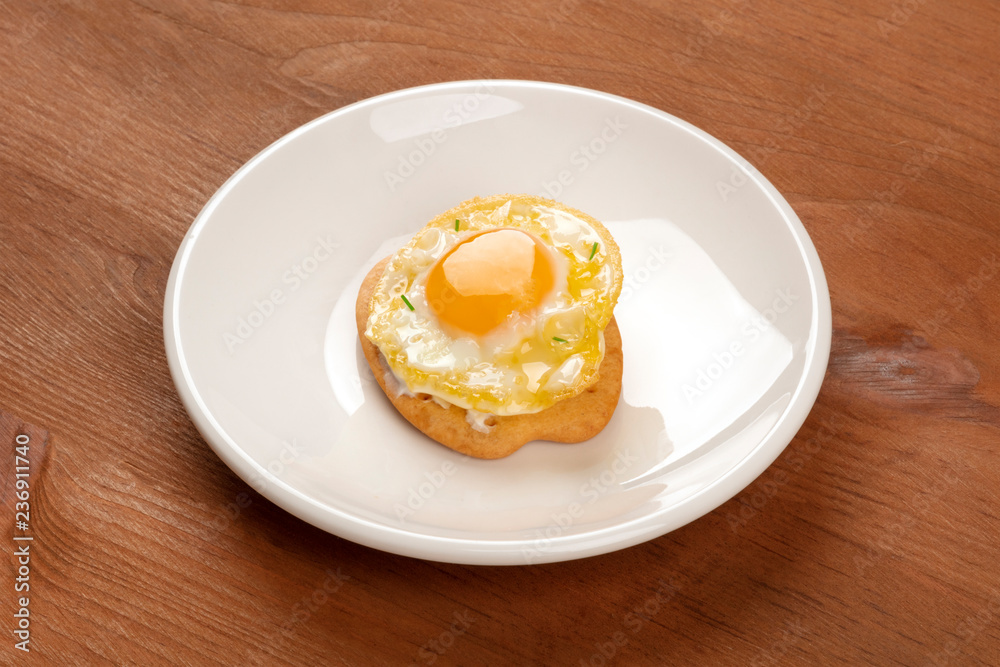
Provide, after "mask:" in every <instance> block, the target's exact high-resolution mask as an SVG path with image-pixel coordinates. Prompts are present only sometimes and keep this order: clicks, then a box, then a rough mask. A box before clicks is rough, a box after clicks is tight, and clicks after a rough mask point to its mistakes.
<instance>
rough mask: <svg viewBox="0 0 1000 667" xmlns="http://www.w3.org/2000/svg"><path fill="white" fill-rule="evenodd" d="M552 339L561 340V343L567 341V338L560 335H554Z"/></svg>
mask: <svg viewBox="0 0 1000 667" xmlns="http://www.w3.org/2000/svg"><path fill="white" fill-rule="evenodd" d="M552 340H557V341H559V342H560V343H565V342H566V339H565V338H560V337H559V336H553V337H552Z"/></svg>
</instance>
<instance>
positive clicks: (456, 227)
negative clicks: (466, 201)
mask: <svg viewBox="0 0 1000 667" xmlns="http://www.w3.org/2000/svg"><path fill="white" fill-rule="evenodd" d="M455 231H456V232H457V231H458V218H455Z"/></svg>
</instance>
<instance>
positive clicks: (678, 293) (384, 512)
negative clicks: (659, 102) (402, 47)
mask: <svg viewBox="0 0 1000 667" xmlns="http://www.w3.org/2000/svg"><path fill="white" fill-rule="evenodd" d="M503 192H527V193H534V194H542V195H546V196H550V197H552V198H556V199H560V200H562V201H563V202H565V203H567V204H569V205H570V206H574V207H576V208H579V209H581V210H583V211H586V212H587V213H590V214H591V215H593V216H594V217H596V218H598V219H599V220H602V221H605V222H606V224H607V226H608V228H609V229H610V230H611V232H612V233H613V234H614V236H615V238H616V239H617V241H618V243H619V245H620V246H621V249H622V255H623V259H624V268H625V275H626V276H627V284H626V287H625V289H624V291H623V293H622V298H621V300H620V302H619V305H618V307H617V309H616V311H615V312H616V315H617V318H618V322H619V325H620V327H621V331H622V336H623V339H624V353H625V373H624V379H623V392H622V399H621V402H620V403H619V405H618V408H617V411H616V412H615V415H614V417H613V419H612V420H611V422H610V424H609V425H608V426H607V428H606V429H605V430H604V431H603V432H602V433H601V434H600V435H599V436H598V437H596V438H594V439H592V440H590V441H587V442H585V443H581V444H577V445H561V444H555V443H548V442H535V443H530V444H528V445H527V446H525V447H524V448H523V449H521V450H520V451H518V452H517V453H516V454H514V455H512V456H510V457H509V458H506V459H502V460H498V461H482V460H477V459H472V458H468V457H465V456H462V455H460V454H457V453H455V452H452V451H451V450H448V449H446V448H444V447H442V446H440V445H438V444H436V443H434V442H433V441H431V440H430V439H428V438H426V437H424V436H423V435H422V434H420V433H419V432H417V431H416V430H415V429H413V428H412V427H411V426H410V425H409V424H408V423H406V422H405V421H404V420H403V419H402V417H400V416H399V415H398V414H397V413H396V412H395V410H394V409H393V408H392V406H391V405H390V404H389V402H388V400H387V399H386V398H385V396H384V395H383V394H382V392H381V391H380V390H379V388H378V386H377V385H376V384H375V383H374V381H373V380H372V378H371V375H370V372H369V371H368V368H367V365H366V364H365V361H364V358H363V357H362V355H361V351H360V345H359V343H358V340H357V333H356V330H355V325H354V303H355V298H356V296H357V291H358V286H359V284H360V281H361V278H362V276H364V275H365V273H366V272H367V271H368V269H369V268H370V267H371V266H372V265H373V264H374V263H375V262H376V261H378V260H379V259H380V258H382V257H383V256H385V255H387V254H389V253H390V252H392V251H393V250H395V249H396V248H397V247H399V246H400V245H402V244H403V243H404V242H405V240H406V239H407V238H408V237H409V236H410V235H411V234H412V233H414V232H415V231H416V230H418V229H419V228H420V227H422V226H423V225H424V223H425V222H426V221H428V220H430V219H431V218H432V217H434V216H435V215H436V214H438V213H440V212H442V211H444V210H447V209H448V208H450V207H452V206H454V205H455V204H457V203H459V202H461V201H463V200H465V199H468V198H470V197H473V196H475V195H486V194H495V193H503ZM164 331H165V337H166V345H167V353H168V357H169V361H170V368H171V371H172V373H173V377H174V380H175V382H176V384H177V388H178V391H179V392H180V395H181V398H182V399H183V401H184V404H185V406H186V407H187V410H188V412H189V413H190V414H191V417H192V419H193V420H194V423H195V424H196V425H197V427H198V429H199V430H200V431H201V433H202V434H203V435H204V436H205V439H206V440H207V441H208V443H209V444H210V445H211V446H212V448H213V449H214V450H215V451H216V452H217V453H218V455H219V456H220V457H221V458H222V459H223V460H224V461H225V462H226V464H227V465H229V466H230V467H231V468H232V469H233V470H235V471H236V473H237V474H239V475H240V477H242V478H243V479H244V480H246V481H247V482H248V483H249V484H250V485H251V486H252V487H253V488H255V489H257V490H258V491H259V492H260V493H261V494H263V495H264V496H266V497H267V498H269V499H270V500H272V501H273V502H275V503H277V504H278V505H280V506H281V507H283V508H285V509H286V510H288V511H289V512H291V513H292V514H295V515H296V516H299V517H301V518H302V519H304V520H306V521H308V522H310V523H312V524H314V525H316V526H319V527H320V528H323V529H325V530H327V531H329V532H331V533H334V534H337V535H340V536H342V537H345V538H347V539H349V540H353V541H355V542H359V543H361V544H366V545H369V546H372V547H375V548H378V549H383V550H386V551H390V552H394V553H399V554H405V555H409V556H415V557H419V558H426V559H431V560H439V561H448V562H456V563H478V564H519V563H540V562H552V561H560V560H568V559H572V558H580V557H584V556H591V555H594V554H600V553H605V552H609V551H613V550H615V549H621V548H623V547H627V546H630V545H634V544H638V543H640V542H643V541H645V540H649V539H651V538H654V537H657V536H660V535H663V534H664V533H667V532H669V531H671V530H673V529H675V528H678V527H679V526H682V525H684V524H686V523H688V522H689V521H692V520H693V519H696V518H698V517H700V516H702V515H703V514H705V513H707V512H709V511H711V510H712V509H714V508H715V507H717V506H719V505H720V504H722V503H723V502H725V501H726V500H728V499H729V498H731V497H732V496H733V495H735V494H736V493H738V492H739V491H740V490H741V489H743V488H744V487H745V486H746V485H747V484H749V483H750V482H751V481H752V480H753V479H754V478H755V477H757V476H758V475H759V474H760V473H761V472H762V471H763V470H764V469H765V468H766V467H767V466H768V465H770V463H771V462H772V461H773V460H774V459H775V458H776V457H777V456H778V454H780V453H781V451H782V450H783V449H784V447H785V446H786V445H787V444H788V442H789V441H790V440H791V439H792V437H793V436H794V435H795V432H796V431H797V430H798V428H799V427H800V426H801V424H802V422H803V421H804V420H805V418H806V415H807V414H808V412H809V410H810V408H811V406H812V404H813V402H814V400H815V399H816V395H817V393H818V391H819V387H820V383H821V381H822V379H823V374H824V371H825V369H826V363H827V359H828V356H829V350H830V334H831V324H830V300H829V294H828V292H827V286H826V281H825V278H824V276H823V270H822V267H821V266H820V261H819V258H818V257H817V255H816V251H815V249H814V248H813V245H812V243H811V242H810V240H809V237H808V235H807V234H806V231H805V229H804V228H803V227H802V224H801V223H800V222H799V220H798V218H797V217H796V215H795V213H794V212H793V211H792V209H791V207H790V206H789V205H788V203H787V202H786V201H785V200H784V199H783V198H782V197H781V195H780V194H779V193H778V192H777V191H776V190H775V189H774V187H773V186H772V185H771V184H770V183H768V182H767V180H766V179H764V178H763V176H761V174H760V173H759V172H757V171H756V170H755V169H754V168H753V167H752V166H750V165H749V164H748V163H747V162H746V161H745V160H743V159H742V158H741V157H740V156H739V155H737V154H736V153H735V152H733V151H732V150H730V149H729V148H727V147H726V146H725V145H723V144H722V143H721V142H719V141H718V140H717V139H714V138H713V137H711V136H709V135H708V134H706V133H704V132H702V131H701V130H698V129H697V128H695V127H692V126H691V125H689V124H687V123H685V122H684V121H681V120H678V119H677V118H675V117H673V116H671V115H669V114H667V113H664V112H662V111H658V110H656V109H653V108H651V107H648V106H645V105H642V104H639V103H637V102H633V101H630V100H627V99H623V98H620V97H616V96H613V95H608V94H605V93H600V92H595V91H592V90H585V89H581V88H573V87H569V86H562V85H556V84H550V83H535V82H526V81H466V82H455V83H444V84H438V85H432V86H424V87H420V88H413V89H409V90H403V91H399V92H395V93H390V94H387V95H382V96H379V97H376V98H373V99H369V100H365V101H362V102H358V103H357V104H353V105H351V106H349V107H345V108H343V109H340V110H338V111H335V112H333V113H330V114H327V115H326V116H323V117H322V118H319V119H317V120H315V121H313V122H311V123H309V124H307V125H305V126H303V127H301V128H299V129H298V130H295V131H294V132H292V133H291V134H289V135H287V136H285V137H283V138H282V139H280V140H279V141H278V142H276V143H275V144H273V145H272V146H270V147H269V148H267V149H266V150H265V151H263V152H262V153H261V154H260V155H258V156H257V157H255V158H254V159H252V160H251V161H250V162H248V163H247V164H246V165H245V166H244V167H243V168H241V169H240V170H239V171H238V172H236V174H235V175H233V177H232V178H230V179H229V181H228V182H226V184H225V185H223V186H222V188H221V189H220V190H219V191H218V192H217V193H216V194H215V196H214V197H212V199H211V201H209V202H208V204H207V205H206V206H205V208H204V210H203V211H202V212H201V213H200V214H199V216H198V218H197V220H195V222H194V224H193V225H192V227H191V230H190V231H189V232H188V234H187V236H186V237H185V239H184V242H183V243H182V245H181V247H180V250H179V251H178V253H177V257H176V260H175V261H174V265H173V269H172V271H171V274H170V282H169V284H168V287H167V296H166V304H165V322H164Z"/></svg>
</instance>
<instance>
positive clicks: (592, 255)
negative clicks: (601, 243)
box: [590, 241, 597, 259]
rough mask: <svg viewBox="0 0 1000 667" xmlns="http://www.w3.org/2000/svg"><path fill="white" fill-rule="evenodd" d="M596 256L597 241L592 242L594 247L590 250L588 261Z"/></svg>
mask: <svg viewBox="0 0 1000 667" xmlns="http://www.w3.org/2000/svg"><path fill="white" fill-rule="evenodd" d="M596 254H597V241H594V247H593V248H591V249H590V259H594V255H596Z"/></svg>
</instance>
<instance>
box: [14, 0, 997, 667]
mask: <svg viewBox="0 0 1000 667" xmlns="http://www.w3.org/2000/svg"><path fill="white" fill-rule="evenodd" d="M998 27H1000V5H997V4H996V3H993V2H989V1H988V0H965V1H963V2H960V3H957V4H956V3H942V2H925V1H923V0H915V1H914V2H902V1H892V0H876V1H875V2H861V1H860V0H848V1H847V2H831V1H823V0H804V1H803V2H799V3H791V2H776V1H770V0H768V1H763V2H752V3H751V2H746V1H744V0H708V1H707V2H694V0H678V1H677V2H673V3H653V2H623V3H617V4H616V3H611V2H607V1H603V0H602V1H589V0H560V1H559V2H555V3H541V2H527V1H521V2H513V3H507V4H498V3H485V2H465V3H458V2H443V1H438V0H433V1H428V2H423V3H400V2H395V1H393V2H390V3H387V4H379V3H375V2H368V1H353V2H338V3H328V2H321V1H320V0H301V1H299V2H288V3H284V4H278V3H271V2H267V1H266V0H261V1H255V2H248V1H244V2H227V3H222V2H194V1H191V2H182V1H180V0H176V1H167V0H162V1H159V0H137V1H135V2H125V1H121V0H109V1H108V2H102V3H83V2H78V1H76V0H66V1H64V2H31V1H30V0H25V1H24V2H6V3H0V35H2V38H0V81H2V86H3V88H2V90H3V95H2V96H0V127H2V128H3V131H2V132H0V182H2V183H3V188H2V190H0V250H2V264H0V266H2V269H0V315H2V316H0V341H2V343H0V410H2V414H0V426H2V428H0V436H2V437H3V444H4V447H8V448H9V449H6V450H5V451H12V448H13V438H14V435H16V433H15V430H16V429H18V428H28V427H27V426H25V424H33V425H35V426H34V427H31V428H33V429H34V430H33V431H32V433H36V434H38V440H39V441H40V442H45V443H46V444H45V447H44V448H42V447H39V449H38V450H37V453H38V456H39V457H41V458H40V459H39V460H38V461H37V463H38V465H39V468H38V469H37V471H38V472H37V479H34V480H33V495H32V510H33V514H32V518H33V521H32V531H33V535H34V537H35V541H34V542H33V543H32V544H33V549H34V551H33V552H32V559H31V601H30V611H31V619H32V625H31V630H32V633H31V644H30V647H31V652H30V653H29V654H24V653H22V652H21V651H17V650H16V649H15V648H14V646H13V644H14V641H13V637H12V635H11V634H10V630H11V629H13V627H14V626H13V624H12V619H13V616H12V614H13V613H14V612H15V611H16V608H15V604H16V600H15V599H14V598H15V597H16V596H15V594H14V583H13V574H14V573H16V565H15V556H14V553H13V550H14V546H13V544H14V543H12V542H11V541H10V540H9V539H8V538H4V539H2V540H0V543H2V544H3V545H4V546H3V549H4V551H5V554H6V557H7V561H8V562H9V563H11V565H10V566H9V567H7V568H6V572H7V573H8V576H5V577H4V578H3V581H2V583H0V585H2V586H3V587H4V588H5V589H6V591H9V592H8V593H5V596H6V597H5V599H7V600H8V602H7V603H6V605H5V606H4V608H3V613H4V619H5V620H4V621H3V622H2V623H0V629H2V632H0V636H4V637H7V639H5V640H4V642H3V646H2V647H0V651H2V652H3V656H4V657H3V660H2V661H0V662H3V663H5V664H20V662H21V661H23V662H25V663H26V664H27V663H30V664H35V663H37V664H56V665H63V664H87V665H100V664H116V665H139V664H143V665H151V664H153V665H156V664H184V665H203V664H204V665H230V664H232V665H237V664H239V665H243V664H261V665H274V664H289V665H316V664H338V665H369V664H376V665H383V664H412V663H416V664H420V665H429V664H438V665H442V664H443V665H447V664H456V665H501V664H517V665H524V664H537V665H581V664H582V665H595V666H596V665H602V664H613V663H617V664H623V665H625V664H627V665H660V664H678V665H687V664H713V665H716V664H718V665H747V664H750V665H772V664H803V665H805V664H808V665H815V664H822V665H828V664H848V665H857V664H877V665H944V664H949V665H995V664H998V663H1000V629H998V628H1000V565H998V562H1000V561H998V558H997V547H998V533H1000V518H998V501H1000V460H998V454H1000V451H998V450H1000V346H998V345H997V333H996V332H997V331H998V330H1000V289H998V285H1000V271H998V259H1000V222H998V213H1000V192H998V187H997V174H998V173H1000V147H998V140H997V137H998V136H1000V132H998V130H1000V121H998V114H997V110H998V109H1000V100H998V91H1000V85H998V84H1000V75H998V72H1000V42H998V40H997V34H998ZM480 77H490V78H525V79H540V80H549V81H555V82H562V83H569V84H575V85H581V86H586V87H591V88H596V89H600V90H605V91H607V92H610V93H615V94H619V95H624V96H627V97H631V98H634V99H637V100H639V101H641V102H644V103H647V104H650V105H652V106H655V107H658V108H661V109H664V110H665V111H668V112H670V113H673V114H675V115H677V116H680V117H681V118H684V119H685V120H688V121H690V122H692V123H694V124H695V125H698V126H699V127H701V128H703V129H705V130H707V131H708V132H710V133H712V134H714V135H715V136H717V137H719V138H721V139H722V140H723V141H725V142H726V143H728V144H729V145H731V146H733V147H734V148H736V149H737V150H738V151H740V152H741V153H742V154H744V155H745V156H747V157H748V158H749V159H750V160H751V161H753V162H754V164H755V165H756V166H758V167H759V168H760V169H761V171H762V172H763V173H764V174H765V175H766V176H767V177H768V178H769V179H770V180H771V181H772V182H773V183H774V184H775V185H776V186H777V188H778V189H779V190H780V191H781V192H783V193H785V194H786V196H787V198H788V200H789V201H790V203H791V204H792V206H793V207H794V208H795V210H796V211H797V212H798V214H799V216H800V217H801V219H802V221H803V223H804V224H805V226H806V227H807V229H808V230H809V233H810V235H811V236H812V238H813V240H814V242H815V244H816V247H817V249H818V251H819V254H820V256H821V258H822V259H823V262H824V267H825V269H826V272H827V278H828V280H829V284H830V290H831V295H832V300H833V308H834V329H835V331H834V344H833V353H832V357H831V360H830V366H829V372H828V377H827V380H826V383H825V384H824V387H823V389H822V391H821V393H820V396H819V399H818V401H817V404H816V406H815V409H814V410H813V412H812V414H811V415H810V417H809V419H808V420H807V422H806V423H805V425H804V426H803V427H802V430H801V431H800V433H799V434H798V436H797V437H796V438H795V440H794V441H793V442H792V443H791V445H790V446H789V447H788V449H787V450H786V451H785V453H784V454H783V455H782V456H781V457H780V458H779V460H778V461H777V462H776V463H775V464H774V465H773V466H772V467H771V468H770V469H768V470H767V471H766V472H765V473H764V475H762V476H761V477H760V478H759V479H758V480H757V481H756V482H755V483H753V484H752V485H751V486H750V487H748V488H747V489H746V490H745V491H744V492H742V493H741V494H739V495H738V496H737V497H736V498H734V499H733V500H731V501H730V502H728V503H726V504H725V505H723V506H722V507H720V508H719V509H718V510H716V511H715V512H713V513H711V514H709V515H707V516H706V517H704V518H702V519H700V520H698V521H696V522H694V523H693V524H690V525H688V526H686V527H684V528H682V529H680V530H677V531H675V532H673V533H671V534H669V535H666V536H664V537H662V538H660V539H657V540H654V541H652V542H649V543H647V544H643V545H640V546H637V547H634V548H631V549H628V550H625V551H622V552H618V553H615V554H609V555H606V556H600V557H595V558H589V559H584V560H581V561H575V562H569V563H562V564H554V565H543V566H532V567H523V568H513V567H510V568H491V567H468V566H457V565H441V564H435V563H429V562H423V561H417V560H412V559H408V558H404V557H398V556H392V555H388V554H384V553H380V552H376V551H373V550H371V549H368V548H365V547H361V546H357V545H355V544H352V543H349V542H346V541H344V540H342V539H339V538H337V537H334V536H332V535H328V534H326V533H324V532H322V531H320V530H318V529H316V528H313V527H312V526H309V525H307V524H305V523H303V522H301V521H299V520H298V519H295V518H293V517H291V516H290V515H288V514H287V513H285V512H284V511H282V510H280V509H279V508H277V507H276V506H274V505H272V504H271V503H270V502H268V501H267V500H265V499H264V498H262V497H261V496H259V495H257V494H256V493H255V492H254V491H253V490H252V489H250V488H248V487H247V486H246V485H245V484H244V483H243V482H242V481H240V480H239V479H238V478H237V477H236V476H235V475H234V474H233V473H231V472H230V471H229V470H228V468H227V467H226V466H225V465H224V464H223V463H222V462H221V461H220V460H219V459H218V458H217V457H216V456H215V455H214V454H213V453H212V452H211V451H210V450H209V448H208V447H207V446H206V444H205V443H204V441H203V440H202V439H201V438H200V436H199V435H198V433H197V431H196V430H195V428H194V427H193V425H192V424H191V422H190V420H189V419H188V417H187V416H186V414H185V412H184V410H183V408H182V406H181V403H180V401H179V399H178V397H177V394H176V391H175V390H174V388H173V384H172V382H171V379H170V376H169V373H168V370H167V366H166V361H165V358H164V352H163V339H162V334H161V327H162V303H163V296H164V291H165V282H166V276H167V273H168V271H169V267H170V264H171V261H172V260H173V256H174V253H175V251H176V249H177V247H178V245H179V244H180V241H181V238H182V236H183V235H184V233H185V231H186V230H187V228H188V226H189V225H190V223H191V221H192V220H193V218H194V217H195V215H196V214H197V213H198V211H199V209H200V208H201V207H202V205H203V204H204V203H205V201H206V200H207V199H208V197H209V196H210V195H211V194H212V193H213V192H214V191H215V190H216V188H218V187H219V186H220V185H221V184H222V183H223V182H224V181H225V179H226V178H227V177H228V176H229V175H230V174H231V173H232V172H233V171H235V170H236V169H237V168H238V167H239V166H240V165H241V164H242V163H243V162H245V161H246V160H247V159H249V158H250V157H252V156H253V155H254V154H256V153H257V152H258V151H259V150H261V149H262V148H263V147H265V146H266V145H268V144H269V143H270V142H272V141H273V140H275V139H276V138H278V137H280V136H281V135H282V134H284V133H286V132H287V131H290V130H292V129H293V128H295V127H297V126H299V125H300V124H302V123H304V122H306V121H308V120H311V119H313V118H315V117H317V116H319V115H321V114H323V113H325V112H327V111H330V110H332V109H335V108H338V107H341V106H343V105H345V104H349V103H351V102H355V101H357V100H360V99H363V98H366V97H369V96H372V95H376V94H379V93H383V92H388V91H391V90H395V89H399V88H404V87H409V86H414V85H419V84H425V83H432V82H438V81H443V80H453V79H470V78H480ZM44 433H47V436H43V435H42V434H44ZM12 434H13V435H12ZM33 442H34V440H33ZM33 452H34V450H33ZM0 460H2V464H0V474H2V475H3V484H4V487H3V488H4V489H5V495H4V498H5V505H4V511H5V512H7V513H8V515H9V514H11V512H9V511H8V510H9V509H10V508H9V507H8V504H6V503H7V501H8V500H9V498H8V496H7V491H8V484H9V481H8V480H10V479H12V475H13V471H12V469H11V466H12V465H13V459H12V457H9V456H7V455H6V454H5V455H4V457H2V459H0ZM12 520H13V518H12Z"/></svg>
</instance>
